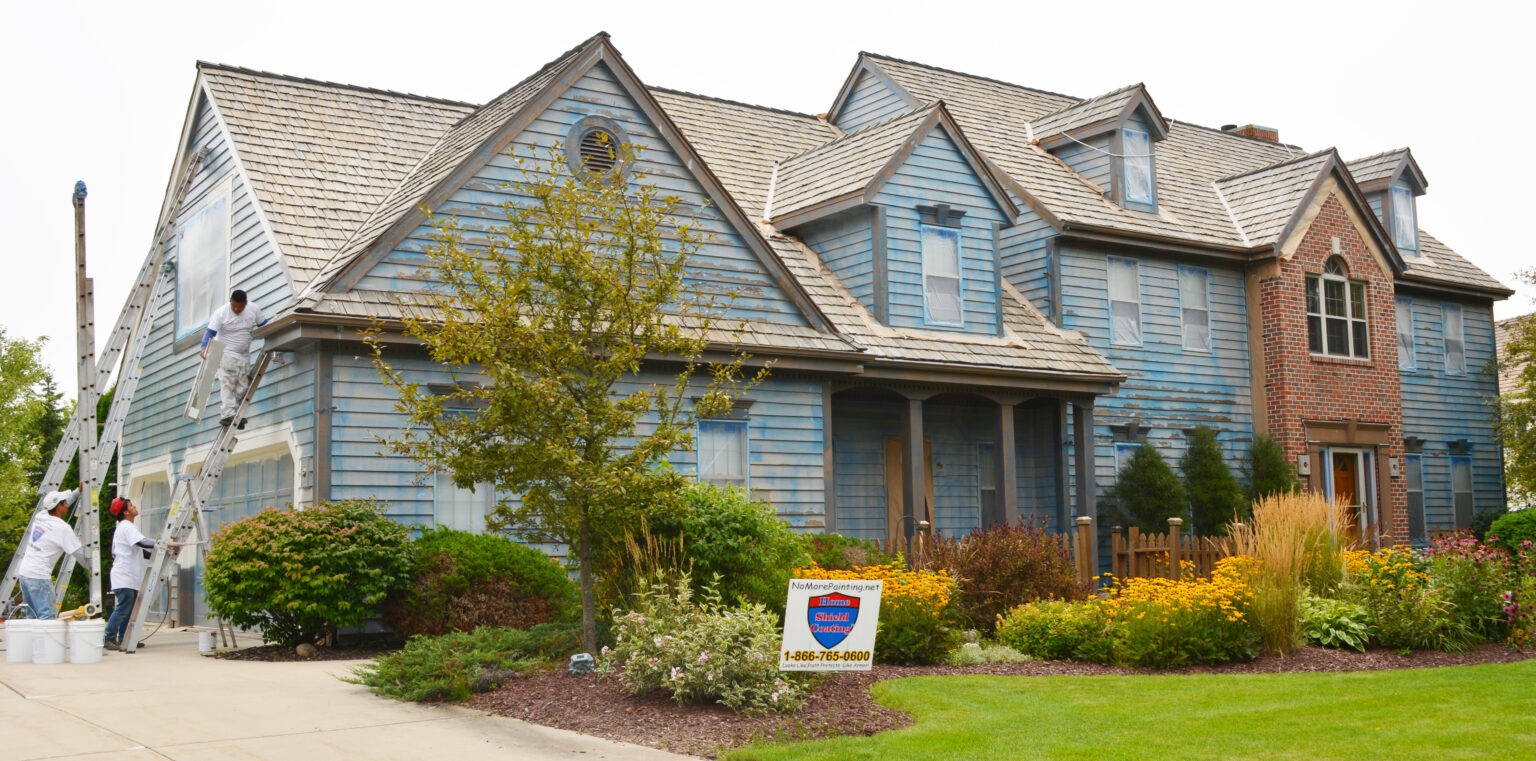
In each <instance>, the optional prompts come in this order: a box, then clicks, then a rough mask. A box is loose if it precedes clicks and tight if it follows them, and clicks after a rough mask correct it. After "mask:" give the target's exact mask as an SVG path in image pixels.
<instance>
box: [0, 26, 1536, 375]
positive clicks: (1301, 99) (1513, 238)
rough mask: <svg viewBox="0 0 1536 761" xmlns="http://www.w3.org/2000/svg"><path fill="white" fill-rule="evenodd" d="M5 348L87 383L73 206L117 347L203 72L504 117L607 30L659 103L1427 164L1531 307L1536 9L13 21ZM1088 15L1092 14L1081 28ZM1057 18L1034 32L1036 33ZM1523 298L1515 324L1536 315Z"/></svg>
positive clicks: (5, 117)
mask: <svg viewBox="0 0 1536 761" xmlns="http://www.w3.org/2000/svg"><path fill="white" fill-rule="evenodd" d="M0 8H3V11H0V71H3V72H4V91H5V96H6V97H5V104H6V105H5V106H4V108H3V110H0V146H3V150H0V209H4V211H5V219H6V221H7V222H8V225H9V229H8V231H7V234H6V235H5V236H4V239H3V240H4V243H0V246H3V254H0V255H3V257H4V258H3V261H4V263H5V267H4V269H3V272H4V276H3V278H0V326H3V327H4V328H5V331H6V334H7V335H8V336H10V337H33V338H35V337H37V336H44V335H46V336H49V337H50V339H49V342H48V346H47V349H46V353H45V359H46V360H47V362H48V363H49V365H50V366H52V368H53V370H54V372H55V377H56V378H57V379H58V381H59V385H60V387H61V388H62V389H64V390H65V392H66V395H68V396H73V389H74V384H75V381H74V374H75V348H74V344H75V338H74V325H73V323H74V301H73V295H74V293H73V284H72V283H73V281H72V277H73V274H72V273H73V248H72V246H73V243H72V239H71V235H72V225H73V222H72V214H71V207H70V203H69V195H70V191H71V188H72V187H73V185H74V182H75V180H77V179H78V180H85V182H86V183H87V185H88V186H89V189H90V197H89V199H88V202H87V216H88V222H89V228H88V245H89V252H88V255H89V265H90V270H91V275H92V276H93V277H94V278H95V281H96V313H97V317H98V323H99V327H98V330H100V331H101V332H105V331H106V330H107V329H109V328H110V326H111V324H112V323H113V321H114V320H115V319H116V316H117V314H118V311H119V310H120V308H121V306H122V303H123V299H124V298H125V297H126V294H127V288H128V285H129V280H130V278H132V276H133V275H134V273H135V272H136V271H137V269H138V267H139V265H140V263H141V262H142V260H143V257H144V254H145V252H146V250H147V248H148V246H149V243H150V237H151V235H152V234H153V229H152V228H153V226H154V223H155V215H156V213H157V212H158V210H159V206H160V202H161V198H162V195H163V194H164V192H165V186H166V183H167V178H168V175H169V173H170V170H171V160H172V158H173V156H174V153H175V150H176V144H177V140H178V137H179V134H180V129H181V123H182V117H183V115H184V114H185V111H186V107H187V100H188V97H189V95H190V93H191V90H192V84H193V80H194V77H195V69H194V64H195V62H196V61H197V60H198V59H203V60H208V61H216V62H220V63H228V64H235V65H239V66H246V67H251V68H256V69H264V70H267V71H274V72H280V73H284V74H292V75H297V76H303V77H310V78H315V79H324V80H331V81H336V82H346V83H350V84H358V85H367V86H372V87H382V88H387V89H392V90H403V91H406V92H413V93H419V94H425V95H434V96H439V97H445V98H453V99H458V100H464V101H471V102H476V103H481V102H484V101H486V100H488V99H490V98H492V97H494V96H495V95H496V94H498V93H500V92H501V91H503V90H505V89H506V88H508V87H510V86H511V85H512V84H514V83H516V82H517V81H518V80H521V79H522V78H524V77H526V76H527V75H529V74H530V73H532V72H533V71H534V70H536V69H537V68H538V67H540V66H542V65H543V64H544V63H546V62H548V61H549V60H550V59H552V58H554V57H555V56H557V55H558V54H560V53H561V52H563V51H565V50H566V49H568V48H570V47H571V46H573V45H575V44H576V43H578V42H580V41H581V40H583V39H585V38H587V37H589V36H591V35H592V34H593V33H595V32H597V31H599V30H606V31H608V32H609V33H611V34H612V35H613V42H614V44H615V45H616V46H617V47H618V49H619V51H620V52H621V53H623V54H624V57H625V59H626V60H627V61H628V62H629V63H630V65H631V66H633V67H634V69H635V71H636V72H637V73H638V74H639V75H640V77H641V79H643V80H644V81H645V82H647V83H648V84H652V85H658V86H662V87H670V88H675V89H682V90H689V91H692V92H699V93H704V94H708V95H714V96H718V97H723V98H729V99H732V100H741V101H747V102H751V103H760V104H763V105H769V106H776V107H780V108H788V109H793V110H796V111H805V112H810V113H821V112H824V111H826V109H827V107H828V106H830V105H831V102H832V98H833V97H834V96H835V95H836V93H837V88H838V87H839V86H840V85H841V84H842V81H843V78H844V77H845V76H846V75H847V73H848V70H849V69H850V67H851V66H852V65H853V62H854V58H855V56H856V54H857V53H858V52H859V51H860V50H869V51H873V52H879V53H884V54H887V55H893V56H897V57H900V58H907V59H911V60H916V61H921V62H923V63H928V64H932V65H936V66H942V67H945V68H951V69H958V70H960V71H965V72H968V73H973V74H979V75H985V76H990V77H994V78H997V79H1002V80H1006V81H1009V82H1016V83H1018V84H1022V85H1027V86H1031V87H1037V88H1041V89H1045V90H1051V91H1054V92H1060V93H1066V94H1069V95H1075V96H1078V97H1089V96H1092V95H1096V94H1098V93H1101V92H1105V91H1108V90H1111V89H1114V88H1116V87H1120V86H1122V85H1125V84H1130V83H1132V82H1137V81H1141V82H1145V83H1146V85H1147V88H1148V90H1149V91H1150V92H1151V94H1152V97H1153V98H1154V99H1156V101H1157V104H1158V106H1159V107H1160V108H1161V110H1162V112H1163V113H1164V115H1166V116H1168V117H1170V118H1175V119H1181V120H1184V121H1191V122H1194V123H1197V124H1203V125H1208V126H1220V125H1222V124H1228V123H1239V124H1241V123H1248V122H1255V123H1259V124H1265V125H1269V126H1273V127H1277V128H1278V129H1279V130H1280V135H1281V138H1282V139H1283V140H1285V141H1286V142H1290V143H1295V144H1299V145H1301V146H1303V147H1305V148H1307V149H1308V150H1317V149H1320V148H1325V147H1328V146H1335V147H1337V148H1338V149H1339V150H1340V152H1341V153H1342V154H1343V155H1344V156H1345V157H1346V158H1356V157H1360V156H1364V155H1368V154H1371V153H1376V152H1378V151H1382V150H1386V149H1389V148H1395V147H1399V146H1404V145H1406V146H1409V147H1411V148H1412V149H1413V152H1414V155H1415V157H1416V158H1417V159H1418V161H1419V165H1420V166H1421V167H1422V168H1423V170H1424V172H1425V174H1426V175H1427V176H1428V178H1429V193H1428V194H1427V195H1425V196H1424V197H1422V198H1421V199H1420V201H1419V220H1420V222H1421V224H1422V226H1423V227H1424V228H1425V229H1427V230H1429V231H1431V232H1433V233H1434V234H1435V236H1436V237H1438V238H1440V239H1441V240H1443V241H1445V242H1446V243H1447V244H1449V245H1450V246H1452V247H1453V248H1455V249H1456V250H1458V251H1460V252H1461V253H1462V254H1463V255H1464V256H1466V257H1468V258H1470V259H1471V260H1472V261H1473V262H1474V263H1476V264H1477V265H1478V266H1480V267H1482V268H1483V269H1484V270H1487V271H1488V272H1489V273H1491V274H1493V275H1494V276H1495V277H1497V278H1499V279H1501V280H1502V281H1504V282H1505V283H1506V284H1509V285H1511V286H1513V285H1516V281H1515V279H1514V276H1513V275H1514V273H1515V272H1516V271H1517V270H1520V269H1525V268H1529V267H1531V266H1532V265H1533V264H1536V257H1533V256H1532V254H1531V250H1530V244H1529V240H1530V236H1529V233H1528V230H1529V229H1530V222H1529V220H1530V219H1531V218H1532V217H1533V209H1532V206H1533V194H1532V192H1531V188H1532V185H1533V183H1532V177H1533V175H1536V151H1533V150H1532V148H1531V147H1530V144H1531V141H1530V139H1529V132H1530V129H1529V126H1530V125H1531V124H1532V123H1533V122H1536V99H1533V98H1532V96H1533V95H1536V66H1533V63H1536V56H1533V54H1532V49H1533V47H1536V42H1533V41H1532V40H1531V39H1530V32H1531V30H1532V29H1533V24H1532V21H1533V16H1536V11H1532V10H1531V6H1530V5H1529V4H1526V3H1509V2H1506V3H1498V4H1487V5H1482V4H1479V3H1475V2H1465V1H1464V2H1456V3H1445V2H1436V3H1432V4H1431V3H1410V2H1393V3H1371V4H1363V3H1354V2H1339V1H1338V0H1333V1H1332V2H1322V3H1314V2H1293V3H1271V2H1249V3H1242V2H1232V1H1231V0H1228V1H1227V2H1221V3H1180V2H1176V1H1170V2H1162V3H1146V2H1137V3H1120V2H1105V1H1103V0H1101V1H1100V2H1095V3H1084V4H1078V5H1073V4H1050V5H1041V4H1036V3H1014V2H1010V3H967V2H960V1H958V0H944V2H938V3H935V2H931V1H930V2H923V3H905V2H880V3H857V4H848V5H846V6H844V5H842V4H839V3H835V2H825V1H823V2H815V3H795V2H774V3H727V2H708V3H697V4H693V3H680V2H676V3H640V2H623V3H605V2H596V1H594V0H585V1H584V2H581V3H571V2H551V3H539V4H531V3H512V2H486V3H468V2H463V3H459V2H451V1H449V0H438V2H433V3H401V2H388V1H387V0H378V1H377V2H368V3H355V4H354V3H347V4H343V3H328V2H324V1H323V0H308V1H307V2H291V1H290V0H264V1H263V2H257V3H219V2H214V3H208V2H200V3H169V2H166V3H157V2H146V1H144V0H141V1H140V2H114V3H93V2H75V3H60V2H38V1H37V0H0ZM1077 9H1081V10H1077ZM1032 11H1033V12H1032ZM1533 296H1536V292H1533V291H1532V289H1530V288H1528V287H1527V288H1523V289H1522V290H1521V292H1520V293H1519V294H1517V295H1516V296H1515V297H1514V298H1512V299H1510V300H1508V301H1506V302H1503V303H1501V304H1500V305H1499V306H1498V307H1497V309H1496V313H1497V315H1498V316H1499V317H1501V318H1503V317H1508V316H1513V315H1515V314H1521V313H1524V312H1528V311H1531V309H1532V299H1533Z"/></svg>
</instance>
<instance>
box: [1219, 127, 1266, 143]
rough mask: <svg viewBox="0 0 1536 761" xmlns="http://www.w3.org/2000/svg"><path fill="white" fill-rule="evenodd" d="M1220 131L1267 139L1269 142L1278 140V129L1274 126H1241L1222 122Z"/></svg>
mask: <svg viewBox="0 0 1536 761" xmlns="http://www.w3.org/2000/svg"><path fill="white" fill-rule="evenodd" d="M1221 131H1222V132H1231V133H1232V134H1234V135H1242V136H1243V137H1254V138H1258V139H1260V140H1268V141H1269V142H1271V143H1278V142H1280V130H1277V129H1275V128H1274V127H1264V126H1260V125H1258V124H1244V125H1243V126H1241V127H1239V126H1237V125H1236V124H1224V125H1222V127H1221Z"/></svg>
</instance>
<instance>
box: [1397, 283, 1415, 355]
mask: <svg viewBox="0 0 1536 761" xmlns="http://www.w3.org/2000/svg"><path fill="white" fill-rule="evenodd" d="M1417 365H1418V361H1417V357H1415V356H1414V350H1413V300H1412V299H1410V298H1408V297H1406V296H1399V297H1397V369H1399V370H1413V369H1414V367H1416V366H1417Z"/></svg>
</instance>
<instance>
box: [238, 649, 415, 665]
mask: <svg viewBox="0 0 1536 761" xmlns="http://www.w3.org/2000/svg"><path fill="white" fill-rule="evenodd" d="M399 649H400V648H399V647H398V646H396V647H380V646H377V645H368V646H364V647H317V648H315V654H314V655H312V656H309V657H307V658H306V657H304V656H302V655H299V654H298V653H297V652H295V651H294V649H293V648H291V647H285V646H283V645H260V646H258V647H242V648H240V649H238V650H220V651H217V652H215V653H213V655H211V656H210V657H212V658H219V659H221V660H226V661H265V662H268V663H279V662H287V661H355V660H360V659H366V658H377V657H379V656H381V655H388V654H389V653H392V652H394V651H396V650H399Z"/></svg>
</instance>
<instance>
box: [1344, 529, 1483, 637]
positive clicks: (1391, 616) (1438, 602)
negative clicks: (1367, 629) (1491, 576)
mask: <svg viewBox="0 0 1536 761" xmlns="http://www.w3.org/2000/svg"><path fill="white" fill-rule="evenodd" d="M1345 562H1346V565H1347V567H1348V569H1349V576H1348V584H1347V585H1346V586H1345V595H1346V599H1349V600H1351V601H1353V602H1356V603H1358V604H1360V605H1361V606H1362V607H1364V608H1365V611H1366V614H1367V615H1368V616H1369V619H1370V624H1371V627H1372V629H1373V630H1374V631H1375V632H1376V636H1375V638H1374V641H1375V643H1376V644H1378V645H1380V646H1382V647H1388V648H1393V649H1398V650H1446V651H1449V652H1460V651H1463V650H1466V649H1467V647H1468V646H1469V645H1470V644H1471V643H1472V642H1473V641H1474V640H1475V639H1476V635H1474V634H1473V633H1472V632H1471V631H1470V630H1468V629H1467V628H1466V626H1465V624H1464V623H1462V622H1461V621H1460V620H1459V619H1458V618H1457V616H1456V615H1455V611H1454V608H1453V606H1452V605H1451V604H1450V603H1449V602H1447V601H1446V600H1445V599H1444V598H1443V597H1442V596H1441V595H1440V594H1439V591H1438V590H1437V589H1435V588H1434V587H1432V586H1431V585H1430V584H1429V574H1427V573H1425V563H1424V561H1423V559H1422V558H1416V557H1414V555H1413V553H1412V552H1410V551H1408V550H1403V549H1398V548H1396V547H1388V548H1386V549H1383V550H1379V551H1377V552H1374V553H1373V552H1366V551H1363V550H1355V551H1351V552H1347V553H1345Z"/></svg>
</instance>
